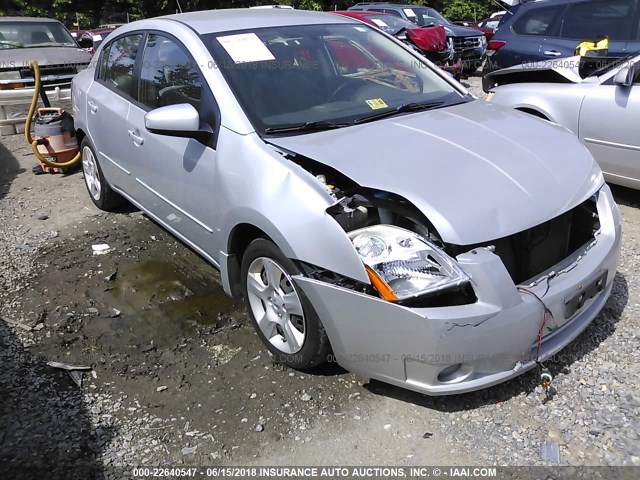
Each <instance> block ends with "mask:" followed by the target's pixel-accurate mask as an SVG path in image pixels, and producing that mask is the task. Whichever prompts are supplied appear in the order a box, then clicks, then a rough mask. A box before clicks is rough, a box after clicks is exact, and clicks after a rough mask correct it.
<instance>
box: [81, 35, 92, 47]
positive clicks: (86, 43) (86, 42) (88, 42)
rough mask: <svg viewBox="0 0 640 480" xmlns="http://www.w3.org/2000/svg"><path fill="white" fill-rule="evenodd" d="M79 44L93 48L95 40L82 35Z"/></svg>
mask: <svg viewBox="0 0 640 480" xmlns="http://www.w3.org/2000/svg"><path fill="white" fill-rule="evenodd" d="M78 45H80V48H93V40H91V39H90V38H87V37H82V38H79V39H78Z"/></svg>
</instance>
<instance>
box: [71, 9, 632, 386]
mask: <svg viewBox="0 0 640 480" xmlns="http://www.w3.org/2000/svg"><path fill="white" fill-rule="evenodd" d="M95 58H96V59H97V62H96V65H97V68H96V69H92V70H88V71H85V72H82V73H80V74H79V75H78V76H77V77H76V78H75V79H74V81H73V101H74V115H75V125H76V127H77V129H78V137H79V139H80V140H82V155H83V172H84V178H85V182H86V185H87V190H88V192H89V195H90V197H91V199H92V200H93V202H94V203H95V204H96V205H97V206H98V207H100V208H103V209H111V208H114V207H115V206H117V204H118V203H119V202H120V201H121V200H122V198H125V199H127V200H129V201H130V202H132V203H133V204H135V205H137V206H138V207H140V208H141V209H142V210H144V211H145V212H146V213H147V214H148V215H149V216H150V217H152V218H153V219H155V220H156V221H157V222H158V223H160V224H161V225H162V226H164V227H165V228H166V229H167V230H169V231H170V232H172V233H173V234H174V235H175V236H177V237H178V238H180V239H182V240H183V241H184V242H185V243H187V244H188V245H189V246H191V247H192V248H193V249H194V250H196V251H197V252H199V253H200V254H201V255H202V256H203V257H204V258H205V259H206V260H208V261H209V262H210V263H211V264H213V265H215V266H216V267H217V268H219V269H220V273H221V277H222V283H223V286H224V289H225V291H226V292H227V293H228V294H229V295H233V296H236V297H242V298H244V300H245V303H246V305H247V309H248V313H249V317H250V319H251V321H252V323H253V325H254V326H255V328H256V331H257V333H258V335H259V336H260V338H261V339H262V341H263V342H264V344H265V345H266V347H267V348H268V349H269V351H270V352H271V353H272V354H273V355H274V357H275V359H276V360H277V361H279V362H282V363H284V364H286V365H288V366H290V367H293V368H298V369H309V368H312V367H314V366H316V365H318V364H320V363H322V362H324V361H326V360H327V359H328V358H335V359H336V361H337V362H338V363H339V364H340V365H342V366H343V367H344V368H346V369H348V370H351V371H354V372H358V373H361V374H363V375H365V376H368V377H372V378H376V379H379V380H382V381H385V382H389V383H391V384H395V385H399V386H402V387H405V388H409V389H412V390H416V391H419V392H424V393H427V394H432V395H443V394H453V393H460V392H467V391H471V390H476V389H480V388H484V387H487V386H490V385H493V384H496V383H499V382H502V381H505V380H507V379H509V378H512V377H514V376H516V375H519V374H521V373H522V372H525V371H527V370H529V369H531V368H533V367H535V366H536V364H537V363H540V362H543V361H544V360H545V359H547V358H548V357H549V356H550V355H553V354H555V353H556V352H558V351H559V350H560V349H562V348H563V347H564V346H565V345H567V344H568V343H569V342H570V341H571V340H573V339H574V338H575V337H576V336H577V335H578V334H579V333H580V332H582V331H583V330H584V329H585V328H586V327H587V326H588V325H589V323H590V322H591V321H592V320H593V319H594V318H595V316H596V315H597V314H598V312H599V311H600V309H601V308H602V307H603V305H604V304H605V302H606V300H607V297H608V295H609V292H610V291H611V288H612V283H613V279H614V275H615V272H616V268H617V263H618V256H619V249H620V238H621V232H620V213H619V211H618V208H617V206H616V205H615V203H614V201H613V198H612V196H611V192H610V190H609V188H608V187H607V186H606V185H605V184H604V180H603V177H602V173H601V171H600V169H599V168H598V166H597V164H596V162H595V161H594V160H593V157H592V156H591V155H590V154H589V152H588V151H587V150H586V149H585V148H584V147H583V146H582V145H581V143H580V142H579V140H578V139H577V138H576V137H575V136H574V135H572V134H571V133H570V132H567V131H566V130H565V129H563V128H561V127H558V126H554V125H552V124H550V123H549V122H544V121H541V120H540V119H536V118H533V117H531V116H530V115H525V114H523V113H520V112H516V111H515V110H512V109H506V108H503V107H499V106H495V105H491V104H489V103H486V102H484V101H478V100H476V99H475V98H474V97H472V96H471V95H469V94H468V92H467V91H466V90H465V89H464V87H462V86H461V85H460V84H459V83H457V82H455V81H454V80H453V79H451V78H449V77H448V75H446V74H444V73H442V72H441V71H439V69H438V68H436V67H435V66H434V65H433V64H431V63H430V62H428V61H426V60H425V59H424V58H422V57H421V56H419V55H417V54H415V53H414V52H413V51H412V50H411V49H409V48H407V47H406V46H404V45H403V44H402V43H401V42H398V41H397V40H395V39H393V38H392V37H390V36H388V35H385V34H384V33H382V32H380V31H379V30H377V29H374V28H370V27H368V26H366V25H364V24H362V23H361V22H358V21H355V20H351V19H349V18H346V17H341V16H337V15H329V14H324V13H317V12H305V11H291V10H289V11H287V10H281V9H264V10H260V9H257V10H253V9H241V10H218V11H211V12H194V13H186V14H181V15H175V16H169V17H160V18H156V19H149V20H142V21H139V22H134V23H131V24H129V25H126V26H123V27H121V28H119V29H118V30H117V31H116V32H115V33H113V34H111V35H110V36H109V37H108V38H107V39H105V41H104V42H103V43H102V45H101V46H100V48H99V49H98V52H97V53H96V57H95ZM559 157H561V158H559ZM549 314H552V317H550V316H549ZM331 352H333V354H331Z"/></svg>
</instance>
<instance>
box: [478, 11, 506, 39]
mask: <svg viewBox="0 0 640 480" xmlns="http://www.w3.org/2000/svg"><path fill="white" fill-rule="evenodd" d="M503 16H504V15H496V16H494V17H491V18H485V19H483V20H480V21H479V22H478V23H476V24H473V25H470V27H472V28H477V29H478V30H480V31H482V33H484V36H485V38H486V39H487V43H489V41H490V40H491V39H492V38H493V35H494V34H495V33H496V29H497V28H498V25H499V24H500V19H501V18H502V17H503Z"/></svg>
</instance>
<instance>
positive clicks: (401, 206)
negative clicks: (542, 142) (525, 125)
mask: <svg viewBox="0 0 640 480" xmlns="http://www.w3.org/2000/svg"><path fill="white" fill-rule="evenodd" d="M283 154H284V155H285V156H287V158H289V159H290V160H291V161H293V162H295V163H297V164H298V165H300V166H301V167H303V168H304V169H305V170H307V171H308V172H309V173H311V174H312V175H314V176H315V178H316V179H317V180H318V181H319V182H321V183H323V184H324V185H325V186H326V189H327V192H328V193H329V194H330V195H332V196H333V198H334V199H335V203H334V204H333V205H332V206H331V207H329V208H328V209H327V213H328V214H329V215H331V216H332V217H333V218H334V219H335V221H336V222H337V223H338V224H340V226H341V227H342V228H343V230H344V231H345V232H346V234H347V236H348V237H349V238H350V239H351V241H352V244H353V246H354V249H355V250H356V252H357V253H358V255H359V256H360V258H361V260H362V261H363V264H364V265H365V269H366V271H367V274H368V276H369V280H370V283H369V284H365V283H362V282H358V281H354V280H351V279H348V278H344V277H342V276H340V275H336V274H333V273H332V272H328V271H326V270H323V269H322V268H320V267H317V266H314V265H310V264H305V263H303V262H301V268H302V270H303V272H304V276H302V275H301V276H298V277H296V278H295V280H296V283H297V284H298V285H299V287H300V288H301V289H302V290H303V291H304V293H305V295H306V296H307V297H308V298H309V300H310V301H311V303H312V304H313V305H314V307H315V308H316V310H317V313H318V314H319V316H320V318H321V319H322V321H323V324H324V326H325V328H326V331H327V334H328V336H329V339H330V341H331V345H332V348H333V351H334V354H335V358H336V360H337V362H338V363H339V364H340V365H341V366H343V367H344V368H346V369H348V370H350V371H353V372H357V373H360V374H362V375H365V376H368V377H371V378H376V379H379V380H382V381H385V382H388V383H391V384H395V385H399V386H402V387H405V388H409V389H412V390H416V391H419V392H423V393H427V394H431V395H445V394H454V393H462V392H467V391H472V390H477V389H480V388H485V387H487V386H490V385H494V384H496V383H500V382H502V381H505V380H507V379H509V378H512V377H514V376H516V375H519V374H520V373H523V372H524V371H527V370H529V369H530V368H533V367H534V366H535V364H536V361H543V360H544V359H546V358H548V357H549V356H551V355H554V354H555V353H556V352H558V351H559V350H560V349H562V348H563V347H564V346H565V345H567V344H568V343H569V342H570V341H571V340H573V339H574V338H575V337H576V336H577V335H578V334H579V333H580V332H582V331H583V330H584V329H585V328H586V327H587V326H588V325H589V323H590V322H591V321H592V320H593V319H594V318H595V316H596V315H597V313H598V312H599V311H600V309H601V308H602V307H603V305H604V303H605V302H606V299H607V297H608V294H609V292H610V290H611V287H612V282H613V278H614V275H615V272H616V268H617V262H618V256H619V248H620V237H621V231H620V217H619V211H618V209H617V206H616V205H615V203H614V201H613V198H612V196H611V193H610V190H609V188H608V187H607V186H606V185H605V186H604V187H602V188H601V189H600V190H599V191H598V192H597V193H596V194H595V195H593V196H592V197H590V198H588V199H587V200H586V201H584V202H582V203H580V204H579V205H577V206H576V207H574V208H571V209H570V210H568V211H567V212H565V213H563V214H561V215H559V216H557V217H556V218H553V219H550V220H548V221H547V222H544V223H542V224H540V225H537V226H534V227H532V228H529V229H527V230H524V231H521V232H518V233H515V234H512V235H509V236H506V237H503V238H497V239H493V240H490V241H487V242H482V243H477V244H472V245H455V244H451V243H447V242H444V241H443V240H442V237H441V236H440V235H439V233H438V231H437V230H436V228H435V227H434V226H433V224H432V223H431V222H430V221H429V219H427V218H426V216H425V215H424V214H423V213H422V212H420V210H419V209H418V208H416V207H415V206H414V205H413V204H412V203H411V202H409V201H408V200H407V199H405V198H403V197H401V196H399V195H396V194H393V193H391V192H384V191H380V190H376V189H370V188H366V187H362V186H360V185H358V184H356V183H355V182H354V181H353V180H351V179H350V178H348V177H346V176H345V175H343V174H342V173H340V172H338V171H337V170H335V169H333V168H332V167H329V166H326V165H324V164H321V163H319V162H316V161H314V160H311V159H309V158H307V157H304V156H301V155H296V154H290V153H283ZM391 174H392V173H391ZM536 297H538V298H536ZM539 299H543V301H542V302H540V301H539ZM547 310H548V311H550V312H551V313H552V316H553V319H552V321H553V323H552V324H550V325H549V326H546V325H545V326H544V329H543V330H544V337H543V338H542V341H541V345H540V347H539V348H538V347H537V340H538V334H539V332H540V328H541V320H542V321H543V322H544V321H546V320H544V319H545V318H546V317H545V312H546V311H547Z"/></svg>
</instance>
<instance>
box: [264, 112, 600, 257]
mask: <svg viewBox="0 0 640 480" xmlns="http://www.w3.org/2000/svg"><path fill="white" fill-rule="evenodd" d="M269 141H270V142H271V143H273V144H275V145H276V146H279V147H281V148H284V149H286V150H288V151H291V152H295V153H298V154H301V155H304V156H306V157H309V158H311V159H313V160H316V161H318V162H321V163H324V164H326V165H328V166H331V167H333V168H335V169H336V170H338V171H340V172H342V173H343V174H345V175H347V176H348V177H350V178H351V179H352V180H353V181H355V182H357V183H358V184H359V185H361V186H363V187H369V188H374V189H379V190H383V191H387V192H391V193H395V194H398V195H401V196H403V197H405V198H406V199H407V200H409V201H410V202H412V203H413V204H414V205H415V206H416V207H417V208H418V209H420V210H421V211H422V212H423V213H424V214H425V215H426V216H427V218H429V220H430V221H431V222H432V223H433V225H434V226H435V228H436V229H437V230H438V232H439V233H440V235H441V237H442V239H443V240H444V241H445V242H448V243H453V244H457V245H472V244H476V243H482V242H487V241H490V240H495V239H498V238H502V237H505V236H507V235H511V234H514V233H517V232H520V231H523V230H525V229H527V228H530V227H533V226H535V225H539V224H541V223H543V222H545V221H547V220H550V219H551V218H554V217H557V216H558V215H560V214H562V213H564V212H566V211H567V210H569V209H571V208H573V207H574V206H576V205H578V204H579V203H581V202H583V201H584V200H585V199H587V198H588V197H589V196H591V195H592V194H594V193H595V192H596V191H597V190H598V188H600V186H601V185H602V183H603V179H602V173H601V172H600V169H599V167H598V166H597V164H596V162H595V160H594V159H593V157H592V156H591V154H590V153H589V152H588V151H587V149H586V148H585V147H584V145H582V143H580V141H579V140H578V139H577V138H576V137H575V136H574V135H573V134H571V133H570V132H569V131H568V130H566V129H564V128H562V127H559V126H557V125H554V124H551V123H549V122H547V121H545V120H541V119H539V118H536V117H532V116H531V115H527V114H524V113H521V112H517V111H515V110H512V109H507V108H504V107H501V106H498V105H493V104H489V103H486V102H483V101H480V100H476V101H472V102H468V103H465V104H461V105H457V106H453V107H449V108H442V109H437V110H432V111H428V112H420V113H413V114H407V115H402V116H397V117H392V118H389V119H384V120H378V121H374V122H371V123H366V124H361V125H356V126H352V127H345V128H342V129H337V130H330V131H325V132H318V133H312V134H305V135H297V136H290V137H281V138H272V139H269Z"/></svg>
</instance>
